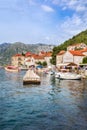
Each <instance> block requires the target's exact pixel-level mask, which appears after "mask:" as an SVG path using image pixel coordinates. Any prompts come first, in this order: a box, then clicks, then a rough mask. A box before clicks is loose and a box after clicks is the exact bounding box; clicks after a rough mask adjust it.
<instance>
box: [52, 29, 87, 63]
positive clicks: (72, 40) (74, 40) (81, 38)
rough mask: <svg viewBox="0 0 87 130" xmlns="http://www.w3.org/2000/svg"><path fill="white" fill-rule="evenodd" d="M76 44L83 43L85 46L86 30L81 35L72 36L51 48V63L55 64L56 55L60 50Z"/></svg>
mask: <svg viewBox="0 0 87 130" xmlns="http://www.w3.org/2000/svg"><path fill="white" fill-rule="evenodd" d="M76 43H85V44H86V45H87V29H86V30H85V31H82V32H81V33H79V34H77V35H76V36H73V37H72V38H70V39H69V40H67V41H65V42H64V43H62V44H60V45H59V46H56V47H54V48H53V54H52V61H51V62H52V63H53V64H56V54H57V53H58V52H60V51H61V50H67V47H68V46H70V45H73V44H76Z"/></svg>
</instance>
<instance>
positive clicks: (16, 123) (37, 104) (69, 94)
mask: <svg viewBox="0 0 87 130" xmlns="http://www.w3.org/2000/svg"><path fill="white" fill-rule="evenodd" d="M24 74H25V72H20V73H15V74H14V73H7V72H5V71H4V70H0V130H58V129H59V130H75V129H76V130H87V111H86V110H87V81H74V80H73V81H68V80H67V81H65V80H61V81H59V80H58V79H55V78H54V77H53V76H50V77H49V76H47V75H45V76H42V78H41V80H42V81H41V85H26V86H24V85H23V81H22V80H23V76H24Z"/></svg>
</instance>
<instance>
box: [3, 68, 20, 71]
mask: <svg viewBox="0 0 87 130" xmlns="http://www.w3.org/2000/svg"><path fill="white" fill-rule="evenodd" d="M5 70H6V71H8V72H19V69H9V68H7V67H5Z"/></svg>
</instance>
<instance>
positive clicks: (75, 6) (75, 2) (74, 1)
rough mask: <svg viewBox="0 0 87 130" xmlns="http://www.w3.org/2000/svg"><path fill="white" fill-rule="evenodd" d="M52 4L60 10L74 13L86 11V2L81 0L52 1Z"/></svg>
mask: <svg viewBox="0 0 87 130" xmlns="http://www.w3.org/2000/svg"><path fill="white" fill-rule="evenodd" d="M51 2H52V3H53V4H55V5H57V6H60V7H62V9H71V10H75V11H86V10H87V1H84V2H83V0H61V1H60V0H52V1H51Z"/></svg>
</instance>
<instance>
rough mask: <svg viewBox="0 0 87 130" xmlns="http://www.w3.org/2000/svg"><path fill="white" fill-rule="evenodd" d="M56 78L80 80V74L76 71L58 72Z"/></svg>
mask: <svg viewBox="0 0 87 130" xmlns="http://www.w3.org/2000/svg"><path fill="white" fill-rule="evenodd" d="M55 77H56V78H58V79H61V80H81V78H82V76H81V75H80V74H76V73H70V72H66V73H63V72H59V73H57V74H56V75H55Z"/></svg>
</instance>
